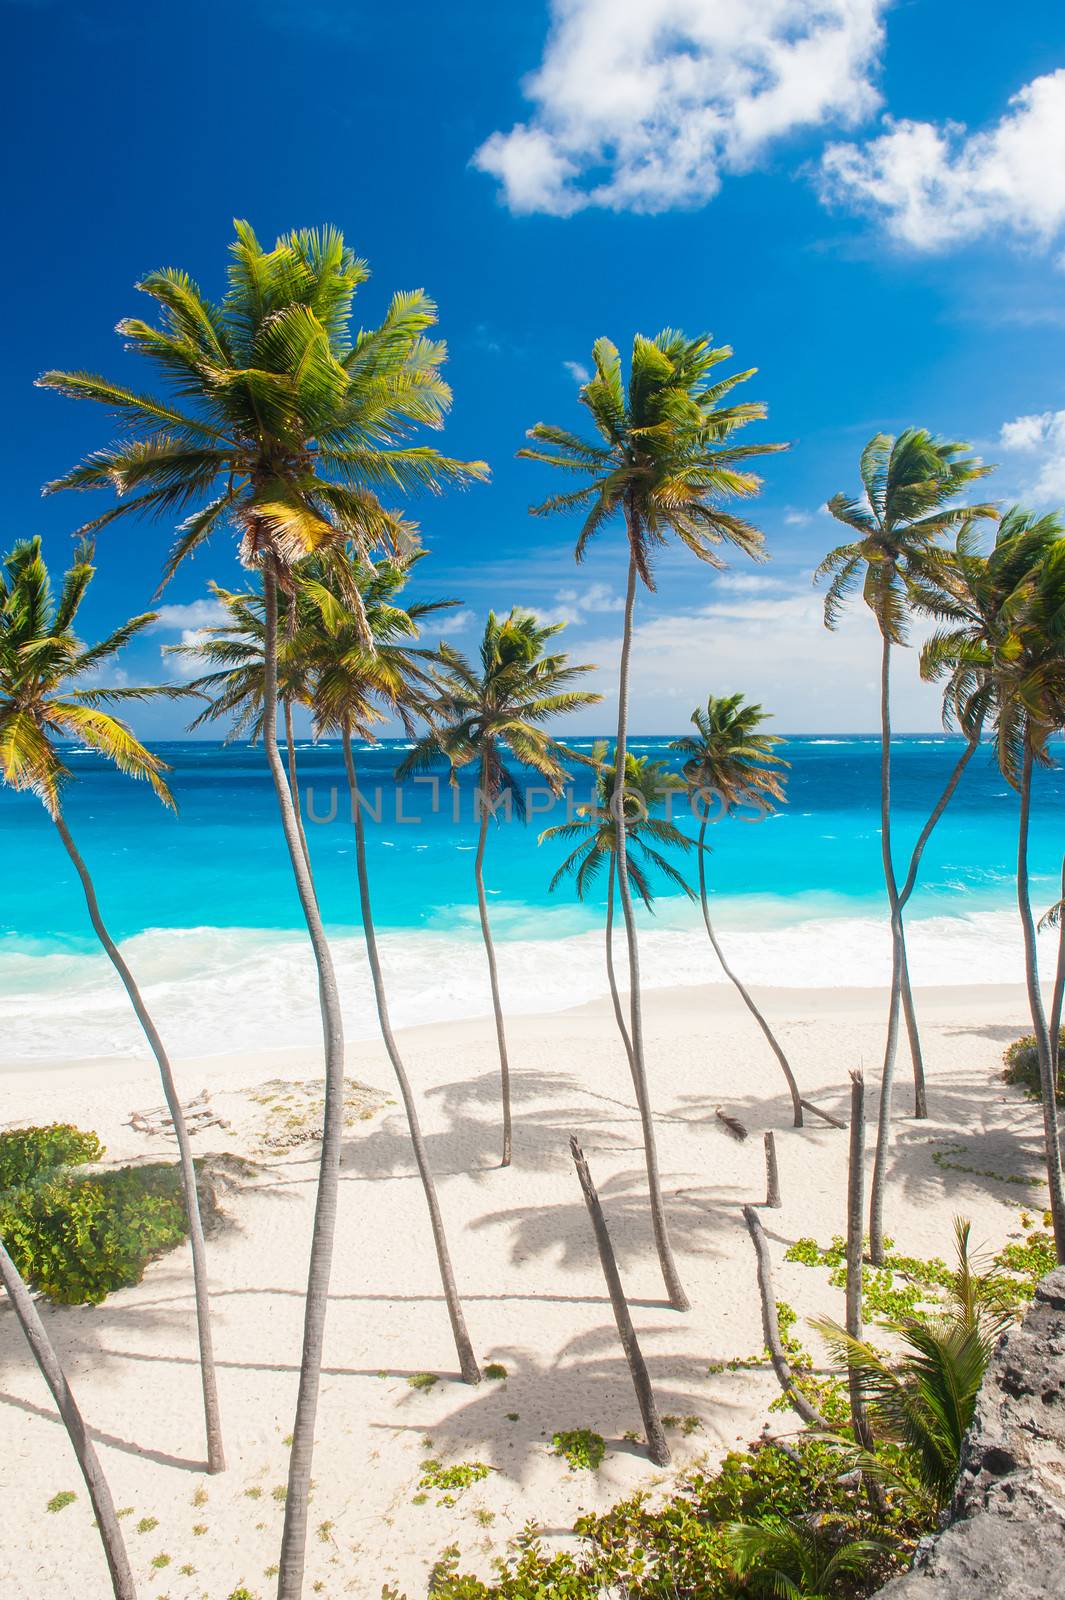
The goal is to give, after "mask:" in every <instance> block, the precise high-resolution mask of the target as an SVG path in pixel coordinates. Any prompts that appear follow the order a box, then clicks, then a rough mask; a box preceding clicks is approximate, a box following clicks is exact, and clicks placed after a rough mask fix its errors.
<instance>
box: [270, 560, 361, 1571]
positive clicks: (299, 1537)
mask: <svg viewBox="0 0 1065 1600" xmlns="http://www.w3.org/2000/svg"><path fill="white" fill-rule="evenodd" d="M263 596H264V599H265V612H266V639H265V652H264V656H265V673H264V685H263V734H264V741H265V744H266V756H267V760H268V762H269V764H270V775H271V777H272V778H273V782H274V791H275V793H276V795H277V805H278V810H279V811H280V813H281V826H282V829H283V830H284V835H285V843H286V845H287V846H288V854H289V860H290V861H291V863H292V874H293V877H294V878H295V880H296V890H297V893H298V894H299V899H300V907H301V909H302V911H303V917H304V921H305V922H306V924H307V933H308V935H309V937H310V941H311V949H312V951H313V952H314V962H315V966H316V968H317V970H318V998H319V1002H320V1005H321V1012H322V1036H323V1043H324V1054H325V1108H324V1111H323V1115H322V1154H321V1158H320V1161H319V1166H318V1193H317V1195H316V1197H315V1206H314V1226H313V1230H312V1233H311V1253H310V1261H309V1263H308V1268H307V1298H306V1301H305V1303H304V1311H303V1350H302V1353H301V1356H300V1379H299V1389H298V1392H297V1396H296V1417H295V1421H294V1423H293V1426H292V1448H291V1451H290V1452H289V1461H288V1493H287V1497H286V1500H285V1526H284V1531H283V1533H282V1535H281V1559H280V1568H279V1574H278V1580H277V1594H278V1600H300V1596H301V1594H302V1592H303V1569H304V1562H305V1558H306V1549H307V1502H308V1497H309V1493H310V1482H311V1463H312V1459H313V1456H314V1426H315V1421H316V1419H317V1415H318V1391H319V1387H320V1384H321V1376H322V1346H323V1342H324V1338H325V1317H326V1310H327V1308H328V1302H329V1278H330V1273H331V1271H332V1265H333V1239H334V1236H335V1234H336V1218H337V1199H338V1191H339V1183H340V1146H341V1140H342V1138H343V1133H344V1024H343V1019H342V1016H341V1010H340V995H339V993H338V991H337V982H336V973H335V972H334V970H333V956H332V952H331V951H330V949H329V942H328V940H327V939H326V936H325V928H324V927H323V925H322V918H321V914H320V913H319V910H318V901H317V898H316V896H315V892H314V884H313V882H312V880H311V872H310V868H309V867H308V865H307V859H306V857H305V856H304V854H303V847H302V845H301V844H300V835H299V829H298V827H297V826H296V813H295V808H294V806H293V803H292V795H291V793H290V791H289V787H288V783H287V781H286V778H285V769H284V766H283V764H282V761H281V754H280V751H279V750H278V746H277V574H276V572H275V571H274V567H273V563H272V561H271V560H270V558H269V557H268V558H267V561H266V565H265V566H264V569H263Z"/></svg>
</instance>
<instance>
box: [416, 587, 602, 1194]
mask: <svg viewBox="0 0 1065 1600" xmlns="http://www.w3.org/2000/svg"><path fill="white" fill-rule="evenodd" d="M562 627H563V624H562V623H555V624H553V625H550V626H545V625H544V624H542V623H539V622H537V620H536V617H535V616H534V615H533V614H532V613H531V612H528V611H522V610H520V609H519V608H517V607H514V608H513V609H512V610H511V612H510V614H509V616H506V617H497V616H496V614H495V612H494V611H490V612H489V613H488V621H487V622H486V624H485V629H484V636H483V638H482V640H481V651H480V670H479V671H478V670H476V669H475V668H474V667H472V666H471V665H470V663H469V662H468V661H467V660H466V659H465V657H464V656H463V655H461V653H460V652H459V651H458V650H455V649H453V648H452V647H451V646H449V645H442V646H441V648H440V663H441V670H440V671H439V672H438V674H437V680H438V685H439V687H438V692H437V694H436V696H435V698H434V699H433V700H432V701H431V702H430V703H429V705H428V707H427V714H428V718H429V723H430V729H429V732H428V733H427V734H426V735H425V736H424V738H422V739H421V740H419V742H418V743H417V744H416V745H415V747H414V749H413V750H412V751H411V753H410V755H409V756H408V757H407V759H406V760H405V761H404V762H403V764H402V765H401V766H400V768H399V771H398V774H397V775H398V776H399V777H404V776H405V775H406V774H407V773H409V772H414V771H417V770H419V769H422V768H424V767H426V766H428V765H429V764H430V763H431V762H432V761H433V759H434V757H436V756H437V755H440V754H443V755H444V756H446V757H447V759H448V761H449V762H450V763H451V768H452V772H453V773H454V771H455V770H456V769H457V768H458V767H462V766H466V765H467V764H469V763H470V762H474V761H475V762H476V763H477V767H478V786H477V808H478V811H479V813H480V826H479V830H478V835H477V854H476V855H475V857H474V878H475V880H476V884H477V906H478V910H479V912H480V919H481V936H482V938H483V940H484V948H485V955H486V957H487V961H488V978H489V982H490V984H491V990H492V1010H493V1012H494V1014H495V1025H496V1043H497V1046H498V1049H499V1071H500V1079H501V1088H502V1102H503V1157H502V1160H501V1162H500V1165H501V1166H504V1167H509V1165H510V1162H511V1155H512V1146H513V1132H512V1117H511V1104H510V1061H509V1058H508V1055H507V1035H506V1027H505V1025H504V1022H503V1002H502V999H501V997H500V993H499V973H498V970H497V968H496V954H495V945H494V944H493V942H492V928H491V924H490V922H489V920H488V899H487V896H486V894H485V887H484V857H485V849H486V847H487V844H488V823H489V819H490V818H491V817H494V816H495V814H496V811H497V809H498V808H499V806H500V804H501V803H509V804H512V805H513V807H514V810H515V811H516V812H517V813H518V815H519V816H524V814H525V806H524V800H523V797H522V792H521V787H520V785H519V784H518V782H517V780H516V779H515V777H514V775H513V773H512V772H511V771H510V770H509V769H508V767H507V765H506V761H505V759H504V756H505V754H507V753H509V754H510V755H511V756H512V757H513V758H514V759H515V760H516V761H520V762H521V763H522V765H523V766H526V767H528V768H531V770H532V771H533V772H536V773H538V774H539V775H540V777H541V778H543V779H545V780H546V782H547V783H548V784H549V785H550V787H551V789H552V790H553V791H554V792H555V793H556V794H559V793H561V790H562V786H563V784H564V783H565V781H566V771H565V768H564V767H563V766H562V764H561V761H560V759H559V757H560V754H561V753H562V751H563V747H562V746H560V745H559V744H558V743H557V742H556V741H555V740H554V739H552V738H551V736H550V735H549V734H548V733H546V732H545V731H544V728H543V726H542V724H543V723H544V722H546V721H548V720H549V719H551V718H554V717H558V716H563V715H565V714H566V713H568V712H570V711H579V710H580V709H581V708H582V707H584V706H590V705H595V704H596V703H597V702H598V701H599V700H601V699H602V695H599V694H591V693H589V692H587V691H585V690H578V689H569V688H568V687H567V685H568V684H571V683H572V682H573V681H574V680H575V679H576V678H579V677H580V676H581V675H582V674H583V673H585V672H593V671H594V670H595V669H594V667H592V666H588V665H585V666H573V665H571V663H570V660H569V657H568V656H565V655H561V654H559V655H547V654H545V649H544V647H545V645H546V644H547V641H548V640H549V639H551V638H553V637H554V635H555V634H556V633H558V632H560V630H561V628H562Z"/></svg>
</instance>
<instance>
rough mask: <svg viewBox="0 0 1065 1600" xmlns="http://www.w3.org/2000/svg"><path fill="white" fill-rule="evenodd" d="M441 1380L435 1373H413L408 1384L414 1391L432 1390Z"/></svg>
mask: <svg viewBox="0 0 1065 1600" xmlns="http://www.w3.org/2000/svg"><path fill="white" fill-rule="evenodd" d="M439 1382H440V1378H439V1376H438V1374H437V1373H435V1372H412V1373H411V1375H410V1377H409V1378H408V1379H407V1383H408V1384H409V1386H410V1387H411V1388H412V1389H431V1388H432V1387H433V1385H434V1384H436V1383H439Z"/></svg>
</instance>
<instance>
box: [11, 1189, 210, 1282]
mask: <svg viewBox="0 0 1065 1600" xmlns="http://www.w3.org/2000/svg"><path fill="white" fill-rule="evenodd" d="M186 1230H187V1222H186V1218H185V1207H184V1203H183V1200H182V1193H181V1179H180V1176H179V1174H178V1171H177V1168H176V1167H170V1166H163V1165H152V1166H144V1167H122V1168H120V1169H118V1170H117V1171H114V1172H101V1173H93V1174H91V1175H87V1176H78V1175H76V1174H72V1173H68V1172H62V1173H58V1174H56V1175H55V1176H54V1177H48V1178H45V1179H44V1180H40V1179H38V1181H36V1182H35V1183H34V1184H33V1185H32V1186H29V1187H23V1188H17V1189H9V1190H8V1191H7V1192H6V1193H4V1194H3V1195H2V1196H0V1234H2V1235H3V1238H4V1242H5V1243H6V1245H7V1248H8V1250H9V1251H10V1253H11V1257H12V1259H13V1261H14V1262H15V1265H16V1266H17V1268H18V1270H19V1272H20V1273H21V1274H22V1276H23V1278H25V1280H26V1282H27V1283H29V1284H30V1285H31V1286H32V1287H33V1288H34V1289H38V1290H40V1291H41V1293H43V1294H45V1295H47V1296H48V1298H49V1299H50V1300H54V1301H56V1302H57V1303H58V1304H60V1305H99V1303H100V1302H101V1301H102V1300H104V1299H106V1297H107V1296H108V1295H109V1294H110V1293H111V1292H112V1291H113V1290H115V1289H121V1288H125V1287H126V1286H127V1285H129V1284H133V1283H139V1282H140V1280H141V1278H142V1277H143V1276H144V1269H145V1267H146V1266H147V1265H148V1262H149V1261H151V1260H153V1259H154V1257H156V1256H157V1255H160V1254H161V1253H162V1252H163V1251H164V1250H170V1249H172V1248H173V1247H174V1246H175V1245H176V1244H179V1243H180V1242H181V1240H182V1239H183V1238H184V1237H185V1233H186Z"/></svg>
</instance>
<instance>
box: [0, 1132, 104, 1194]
mask: <svg viewBox="0 0 1065 1600" xmlns="http://www.w3.org/2000/svg"><path fill="white" fill-rule="evenodd" d="M103 1153H104V1147H103V1145H102V1144H101V1143H100V1141H99V1139H98V1138H97V1137H96V1135H95V1133H84V1132H83V1131H82V1130H81V1129H80V1128H75V1127H73V1126H72V1125H71V1124H70V1123H69V1122H53V1123H52V1124H51V1125H50V1126H49V1127H47V1128H11V1129H10V1130H9V1131H8V1132H7V1133H0V1189H17V1188H20V1187H21V1186H22V1185H23V1184H26V1183H33V1181H34V1180H35V1179H36V1178H39V1177H41V1175H42V1174H43V1173H46V1172H51V1171H53V1170H54V1169H55V1168H56V1167H78V1166H81V1165H83V1164H84V1163H85V1162H86V1161H99V1160H100V1158H101V1156H102V1155H103Z"/></svg>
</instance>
